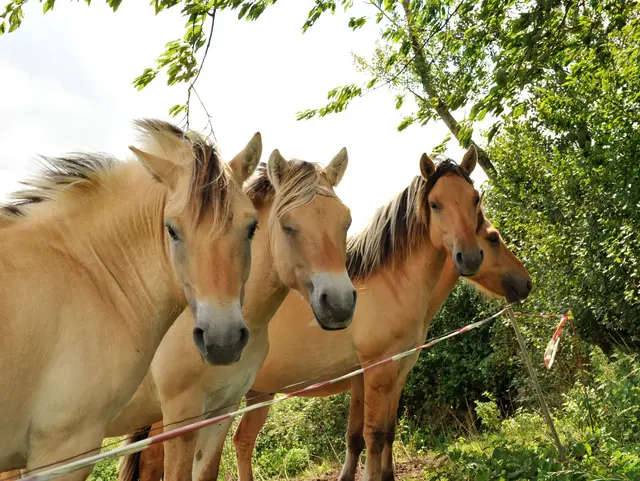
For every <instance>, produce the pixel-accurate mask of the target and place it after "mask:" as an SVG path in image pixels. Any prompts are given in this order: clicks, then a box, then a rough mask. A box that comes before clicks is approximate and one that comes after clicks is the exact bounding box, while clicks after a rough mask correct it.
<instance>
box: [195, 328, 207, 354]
mask: <svg viewBox="0 0 640 481" xmlns="http://www.w3.org/2000/svg"><path fill="white" fill-rule="evenodd" d="M193 340H194V342H195V343H196V346H197V347H198V349H205V345H204V331H203V330H202V329H201V328H199V327H194V328H193Z"/></svg>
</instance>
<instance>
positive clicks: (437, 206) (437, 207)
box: [429, 202, 440, 210]
mask: <svg viewBox="0 0 640 481" xmlns="http://www.w3.org/2000/svg"><path fill="white" fill-rule="evenodd" d="M429 205H430V206H431V208H432V209H433V210H440V204H438V203H437V202H431V203H430V204H429Z"/></svg>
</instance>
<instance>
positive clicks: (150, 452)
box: [138, 443, 164, 481]
mask: <svg viewBox="0 0 640 481" xmlns="http://www.w3.org/2000/svg"><path fill="white" fill-rule="evenodd" d="M138 470H139V471H138V472H139V478H138V479H139V481H161V480H162V478H163V476H164V446H163V445H162V444H161V443H158V444H152V445H151V446H149V447H148V448H147V449H145V450H144V451H142V452H141V453H140V460H139V464H138Z"/></svg>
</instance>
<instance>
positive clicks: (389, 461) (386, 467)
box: [382, 376, 407, 481]
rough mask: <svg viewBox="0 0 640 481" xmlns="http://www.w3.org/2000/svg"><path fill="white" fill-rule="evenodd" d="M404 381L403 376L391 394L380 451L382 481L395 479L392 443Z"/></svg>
mask: <svg viewBox="0 0 640 481" xmlns="http://www.w3.org/2000/svg"><path fill="white" fill-rule="evenodd" d="M406 380H407V378H406V376H405V377H404V378H403V379H401V380H400V381H398V383H397V384H396V387H395V390H394V392H393V394H392V396H393V404H392V405H391V413H390V416H389V420H388V423H387V437H386V438H385V443H384V450H383V451H382V481H394V479H395V477H394V474H393V442H394V441H395V437H396V426H397V424H398V405H399V404H400V396H401V395H402V389H404V384H405V382H406Z"/></svg>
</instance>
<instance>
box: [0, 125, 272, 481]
mask: <svg viewBox="0 0 640 481" xmlns="http://www.w3.org/2000/svg"><path fill="white" fill-rule="evenodd" d="M137 126H138V127H139V128H140V130H141V133H142V135H143V140H144V144H143V145H144V147H143V150H138V149H136V148H133V147H132V150H133V151H134V153H135V154H136V156H137V158H138V160H139V161H140V162H118V161H115V160H114V159H112V158H110V157H106V156H99V155H94V154H78V155H75V156H69V157H66V158H62V159H49V162H48V166H47V168H46V170H45V172H44V173H43V174H42V175H41V176H40V177H37V178H35V179H34V180H32V181H30V182H28V184H29V185H31V187H32V188H31V189H28V190H25V191H22V192H18V193H16V194H15V196H14V200H13V202H12V203H11V204H9V205H7V206H5V207H4V208H2V211H1V214H2V222H1V225H2V228H0V245H2V250H1V252H0V276H1V280H0V285H2V291H1V292H0V303H1V304H0V305H1V306H2V309H1V313H0V373H1V374H0V470H9V469H14V468H22V467H26V469H27V471H30V472H33V471H34V470H37V468H38V467H41V466H44V465H48V464H50V463H55V462H57V461H59V460H61V459H65V458H68V457H71V456H75V455H77V454H79V453H82V452H84V451H86V450H89V449H92V448H95V447H99V446H100V444H101V441H102V438H103V437H104V436H105V432H106V427H107V424H108V423H109V421H111V420H112V419H113V418H114V416H115V415H116V414H117V413H118V412H119V411H120V410H121V409H122V408H123V407H124V406H125V405H126V403H127V402H128V401H129V399H130V398H131V396H132V395H133V393H134V392H135V390H136V389H137V387H138V386H139V385H140V382H141V381H142V380H143V378H144V376H145V374H146V373H147V371H148V369H149V365H150V363H151V360H152V358H153V355H154V353H155V351H156V348H157V347H158V345H159V343H160V341H161V339H162V337H163V336H164V334H165V333H166V331H167V330H168V329H169V327H170V326H171V324H172V323H173V321H174V320H175V319H176V318H177V316H178V315H179V314H180V313H181V312H182V311H183V310H184V308H185V307H186V306H187V303H189V304H190V305H191V306H192V309H193V310H194V312H195V319H196V320H195V325H196V327H195V331H194V336H195V338H196V341H197V342H196V344H197V345H198V348H199V349H200V350H201V353H202V355H203V356H204V357H205V358H206V359H207V360H209V361H210V362H228V361H229V359H227V358H224V356H223V358H219V357H218V355H217V354H216V352H217V350H218V349H221V350H222V351H223V352H225V353H229V354H233V355H232V356H231V357H232V358H234V359H235V358H237V357H238V355H239V354H240V352H241V351H242V349H243V347H244V346H245V344H246V342H247V336H248V329H247V326H246V324H245V322H244V320H243V318H242V313H241V310H240V303H241V293H242V290H243V286H244V283H245V281H246V279H247V276H248V271H249V247H250V242H251V237H252V236H253V233H254V230H255V228H256V224H257V212H256V210H255V209H254V207H253V206H252V204H251V202H250V200H249V199H248V198H247V196H246V195H245V194H244V193H243V192H242V189H241V183H242V182H243V181H244V180H245V179H246V178H247V177H248V176H249V175H250V174H251V173H252V172H253V170H254V169H255V167H256V165H257V164H258V162H259V158H260V154H261V149H262V143H261V139H260V135H259V134H256V135H255V136H254V137H253V138H252V140H251V141H250V142H249V144H248V145H247V147H246V148H245V149H244V150H243V151H242V152H240V153H239V154H238V155H237V156H236V157H235V158H234V159H233V160H232V161H231V162H230V163H229V165H227V164H226V163H225V162H223V161H222V160H221V159H220V158H219V155H218V152H217V150H216V149H215V148H214V147H213V146H212V145H210V144H209V143H207V142H206V141H205V140H202V139H200V138H199V137H196V136H187V135H186V134H185V133H184V132H182V131H181V130H179V129H178V128H176V127H174V126H172V125H170V124H167V123H165V122H161V121H155V120H145V121H139V122H137ZM194 350H195V349H194ZM90 471H91V469H85V470H81V471H77V472H75V473H72V474H70V475H67V476H65V477H64V479H67V480H80V479H84V478H86V476H87V475H88V474H89V472H90Z"/></svg>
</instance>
